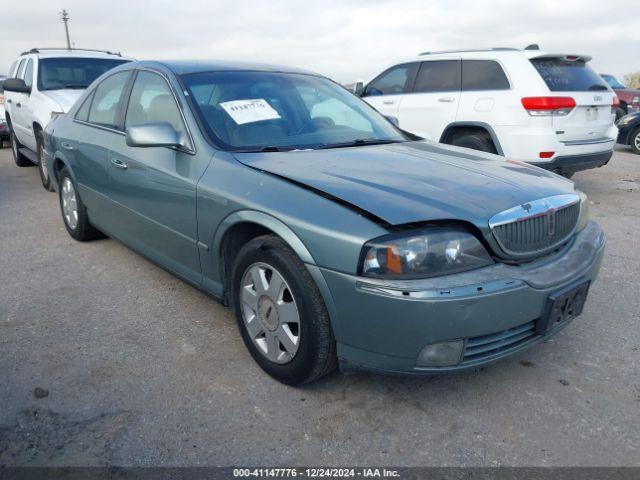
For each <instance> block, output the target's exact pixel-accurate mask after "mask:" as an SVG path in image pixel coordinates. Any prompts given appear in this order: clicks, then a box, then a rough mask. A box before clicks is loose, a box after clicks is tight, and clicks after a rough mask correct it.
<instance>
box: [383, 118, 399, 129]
mask: <svg viewBox="0 0 640 480" xmlns="http://www.w3.org/2000/svg"><path fill="white" fill-rule="evenodd" d="M384 118H386V119H387V120H389V123H392V124H393V125H395V126H396V127H399V126H400V122H399V121H398V117H393V116H391V115H385V116H384Z"/></svg>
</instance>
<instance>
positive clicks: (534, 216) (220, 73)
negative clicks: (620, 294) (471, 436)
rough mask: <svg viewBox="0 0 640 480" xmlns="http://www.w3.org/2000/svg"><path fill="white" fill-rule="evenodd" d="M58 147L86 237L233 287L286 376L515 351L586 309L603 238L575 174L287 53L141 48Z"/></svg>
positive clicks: (205, 285)
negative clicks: (402, 121) (508, 150)
mask: <svg viewBox="0 0 640 480" xmlns="http://www.w3.org/2000/svg"><path fill="white" fill-rule="evenodd" d="M46 157H47V162H48V168H49V171H50V172H53V174H54V175H53V182H54V186H55V188H56V190H57V192H58V195H59V200H60V206H61V212H62V219H63V221H64V225H65V227H66V229H67V231H68V232H69V234H70V235H71V236H72V237H73V238H75V239H76V240H80V241H86V240H91V239H94V238H97V237H100V236H102V235H108V236H110V237H113V238H115V239H118V240H119V241H121V242H122V243H124V244H125V245H127V246H128V247H130V248H132V249H133V250H135V251H137V252H139V253H140V254H142V255H144V256H145V257H147V258H149V259H150V260H151V261H153V262H155V263H157V264H159V265H161V266H162V267H164V268H166V269H167V270H169V271H171V272H172V273H174V274H175V275H177V276H179V277H180V278H182V279H184V280H185V281H186V282H189V283H191V284H193V285H194V286H196V287H198V288H200V289H202V290H203V291H204V292H206V293H208V294H210V295H212V296H214V297H216V298H218V299H219V300H220V301H221V302H222V303H223V304H224V305H228V306H232V307H233V308H234V309H235V314H236V317H237V321H238V326H239V328H240V331H241V333H242V337H243V339H244V343H245V344H246V346H247V348H248V350H249V352H250V353H251V355H252V356H253V358H254V359H255V361H256V362H257V363H258V364H259V365H260V366H261V367H262V368H263V369H264V370H265V371H266V372H267V373H268V374H270V375H272V376H273V377H275V378H276V379H278V380H280V381H282V382H284V383H287V384H292V385H298V384H303V383H306V382H310V381H313V380H315V379H317V378H319V377H321V376H323V375H325V374H327V373H329V372H331V371H333V370H334V369H336V368H337V367H338V365H340V367H341V368H342V369H349V368H353V369H360V368H367V369H372V370H375V371H379V372H395V373H404V374H431V373H437V372H451V371H457V370H461V369H465V368H472V367H476V366H478V365H481V364H484V363H487V362H491V361H493V360H496V359H499V358H502V357H505V356H508V355H512V354H515V353H517V352H520V351H522V350H523V349H525V348H527V347H530V346H532V345H534V344H536V343H539V342H540V341H543V340H545V339H547V338H548V337H549V336H550V335H553V334H554V333H556V332H557V331H559V330H560V329H562V328H563V327H564V326H566V325H567V324H568V323H569V322H570V321H571V320H572V319H574V318H575V317H576V316H578V315H579V314H580V313H581V312H582V309H583V306H584V304H585V299H586V297H587V294H588V291H589V287H590V285H591V283H592V282H593V280H594V279H595V277H596V275H597V273H598V270H599V267H600V262H601V259H602V255H603V249H604V244H605V237H604V234H603V232H602V230H601V229H600V227H599V226H598V225H597V224H595V223H594V222H590V221H589V219H588V210H587V205H588V202H587V201H586V198H585V196H584V195H583V194H582V193H581V192H579V191H577V190H575V188H574V185H573V183H572V182H570V181H568V180H565V179H563V178H561V177H559V176H556V175H554V174H552V173H549V172H546V171H543V170H540V169H538V168H536V167H531V166H528V165H525V164H522V163H519V162H514V161H509V160H505V159H504V158H502V157H498V156H494V155H490V154H483V153H479V152H474V151H471V150H467V149H463V148H457V147H450V146H444V145H439V144H434V143H431V142H426V141H422V140H420V139H417V138H416V137H413V136H410V135H408V134H405V133H404V132H402V131H401V130H399V129H398V128H396V127H395V125H394V123H393V121H392V119H387V118H384V117H383V116H381V115H379V114H378V113H377V112H376V111H375V110H373V109H372V108H371V107H370V106H368V105H367V104H366V103H364V102H362V101H361V100H360V99H358V98H356V97H355V96H353V95H352V94H350V93H349V92H348V91H347V90H345V89H344V88H342V87H340V86H339V85H337V84H336V83H334V82H332V81H331V80H329V79H327V78H325V77H322V76H320V75H316V74H313V73H310V72H305V71H301V70H296V69H291V68H279V67H270V66H265V65H247V64H236V63H212V62H211V63H210V62H170V63H159V62H134V63H128V64H126V65H123V66H121V67H118V68H116V69H114V70H111V71H110V72H108V73H107V74H105V75H103V76H102V77H100V78H99V79H97V80H96V81H95V82H94V83H93V84H92V85H91V87H90V88H88V89H87V91H86V92H85V93H84V95H83V96H82V97H81V98H80V99H79V100H78V102H77V104H76V105H75V106H74V108H73V109H72V110H71V111H70V112H69V113H68V114H67V115H64V116H60V117H59V118H57V119H56V120H55V121H54V122H52V123H51V124H50V126H49V127H48V128H47V131H46ZM557 348H562V347H561V344H558V346H557Z"/></svg>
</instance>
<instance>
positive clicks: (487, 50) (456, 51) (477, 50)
mask: <svg viewBox="0 0 640 480" xmlns="http://www.w3.org/2000/svg"><path fill="white" fill-rule="evenodd" d="M517 50H520V49H519V48H512V47H493V48H463V49H459V50H440V51H434V52H422V53H421V54H420V55H421V56H422V55H436V54H439V53H464V52H501V51H502V52H512V51H517Z"/></svg>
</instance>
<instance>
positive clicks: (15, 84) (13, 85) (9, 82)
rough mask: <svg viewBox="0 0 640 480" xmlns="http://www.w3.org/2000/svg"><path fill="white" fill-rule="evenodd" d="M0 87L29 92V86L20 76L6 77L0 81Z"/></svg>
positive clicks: (8, 90) (7, 89)
mask: <svg viewBox="0 0 640 480" xmlns="http://www.w3.org/2000/svg"><path fill="white" fill-rule="evenodd" d="M2 88H4V89H5V90H6V91H7V92H18V93H31V87H28V86H27V84H26V83H24V80H22V79H21V78H7V79H6V80H5V81H4V82H2Z"/></svg>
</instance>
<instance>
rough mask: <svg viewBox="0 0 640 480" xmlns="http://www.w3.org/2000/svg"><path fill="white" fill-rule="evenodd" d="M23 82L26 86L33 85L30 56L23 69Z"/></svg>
mask: <svg viewBox="0 0 640 480" xmlns="http://www.w3.org/2000/svg"><path fill="white" fill-rule="evenodd" d="M24 83H25V85H26V86H27V87H31V86H32V85H33V59H32V58H30V59H29V61H28V62H27V68H26V69H25V71H24Z"/></svg>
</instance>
